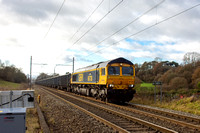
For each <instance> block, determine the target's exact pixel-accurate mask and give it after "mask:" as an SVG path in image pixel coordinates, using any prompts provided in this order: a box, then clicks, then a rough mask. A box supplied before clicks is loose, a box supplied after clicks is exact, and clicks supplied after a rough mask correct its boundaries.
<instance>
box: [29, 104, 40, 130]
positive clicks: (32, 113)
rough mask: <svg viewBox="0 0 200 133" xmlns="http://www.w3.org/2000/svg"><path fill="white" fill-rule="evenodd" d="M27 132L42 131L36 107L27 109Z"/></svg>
mask: <svg viewBox="0 0 200 133" xmlns="http://www.w3.org/2000/svg"><path fill="white" fill-rule="evenodd" d="M26 126H27V131H26V133H42V131H41V128H40V125H39V119H38V115H37V110H36V108H30V109H27V111H26Z"/></svg>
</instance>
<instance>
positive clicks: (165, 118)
mask: <svg viewBox="0 0 200 133" xmlns="http://www.w3.org/2000/svg"><path fill="white" fill-rule="evenodd" d="M58 91H59V92H63V91H60V90H58ZM72 95H74V96H75V95H76V94H72ZM80 97H83V98H86V99H89V100H93V101H96V102H99V103H105V102H102V101H99V100H95V99H94V98H90V97H85V96H80ZM105 104H107V105H110V106H113V107H116V108H120V109H123V110H127V111H130V112H135V113H139V114H142V115H146V116H150V117H154V118H158V119H160V120H166V121H169V122H172V123H174V124H178V125H181V126H184V127H189V128H192V129H195V130H199V131H200V126H199V125H195V124H191V123H188V122H184V121H180V120H176V119H173V118H168V117H165V116H160V115H156V114H152V113H148V112H145V111H140V110H137V109H134V108H128V107H124V106H120V105H116V104H112V103H105ZM129 105H131V106H133V107H137V108H141V109H144V110H152V111H155V112H158V113H165V114H167V115H170V116H174V117H179V118H182V119H188V120H192V121H197V122H200V119H198V118H195V117H190V116H186V115H181V114H177V113H172V112H167V111H163V110H159V109H153V108H152V109H151V108H148V107H143V106H139V105H133V104H129Z"/></svg>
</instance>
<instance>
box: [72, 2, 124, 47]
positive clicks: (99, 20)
mask: <svg viewBox="0 0 200 133" xmlns="http://www.w3.org/2000/svg"><path fill="white" fill-rule="evenodd" d="M122 2H123V0H121V1H120V2H119V3H118V4H117V5H115V6H114V7H113V8H112V9H111V10H110V11H108V13H106V14H105V15H104V16H103V17H102V18H101V19H99V20H98V21H97V23H95V24H94V25H93V26H92V27H91V28H89V29H88V30H87V31H86V32H85V33H84V34H83V35H82V36H81V37H80V38H79V39H77V40H76V41H75V42H74V43H73V44H72V46H73V45H75V44H76V43H77V42H79V41H80V40H81V39H82V38H83V37H84V36H85V35H86V34H87V33H88V32H90V31H91V30H92V29H93V28H94V27H95V26H96V25H97V24H98V23H100V22H101V21H102V20H103V19H104V18H105V17H106V16H107V15H108V14H110V13H111V12H112V11H113V10H114V9H115V8H116V7H118V6H119V5H120V4H121V3H122ZM72 46H71V47H72ZM71 47H70V48H71Z"/></svg>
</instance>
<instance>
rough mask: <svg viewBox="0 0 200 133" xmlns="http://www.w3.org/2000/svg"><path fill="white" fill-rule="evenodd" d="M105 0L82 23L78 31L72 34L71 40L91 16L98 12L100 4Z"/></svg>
mask: <svg viewBox="0 0 200 133" xmlns="http://www.w3.org/2000/svg"><path fill="white" fill-rule="evenodd" d="M103 1H104V0H102V1H101V2H100V3H99V5H98V6H97V7H96V8H95V9H94V11H92V13H91V14H90V15H89V16H88V18H87V19H86V20H85V21H84V22H83V23H82V24H81V26H80V27H79V28H78V29H77V31H76V32H75V33H74V34H73V35H72V37H71V38H70V40H71V39H72V38H73V37H74V36H75V35H76V34H77V33H78V32H79V31H80V29H81V28H82V27H83V26H84V25H85V24H86V23H87V21H88V20H89V19H90V17H91V16H92V15H93V14H94V13H95V12H96V10H97V9H98V8H99V7H100V5H101V4H102V3H103Z"/></svg>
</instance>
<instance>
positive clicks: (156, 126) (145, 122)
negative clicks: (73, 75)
mask: <svg viewBox="0 0 200 133" xmlns="http://www.w3.org/2000/svg"><path fill="white" fill-rule="evenodd" d="M51 91H54V92H55V90H51ZM48 92H49V91H48ZM57 93H59V94H62V95H65V96H67V97H70V98H73V99H76V100H79V101H80V100H81V99H80V98H77V97H74V96H71V95H69V94H66V93H65V94H63V92H62V91H57ZM51 94H52V95H54V96H56V95H55V94H53V93H51ZM56 97H58V98H60V97H59V96H56ZM60 99H62V100H64V99H63V98H60ZM64 101H66V100H64ZM81 102H84V103H86V104H89V105H91V106H94V107H96V108H100V109H102V110H105V111H107V112H110V113H112V114H115V115H118V116H121V117H123V118H126V119H128V120H131V121H133V122H137V123H140V124H141V125H145V126H147V127H151V128H152V129H154V130H157V131H160V132H165V133H177V132H176V131H174V130H171V129H168V128H165V127H162V126H159V125H156V124H153V123H150V122H147V121H144V120H141V119H139V118H135V117H133V116H129V115H126V114H123V113H120V112H117V111H115V110H112V109H108V108H105V107H103V106H100V105H97V104H94V103H91V102H89V101H85V100H81ZM76 106H77V105H76ZM78 107H79V106H78ZM83 110H85V109H83ZM84 112H85V111H84ZM109 123H110V122H109ZM109 125H110V124H109ZM112 128H114V129H115V127H112ZM118 131H119V130H118Z"/></svg>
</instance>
